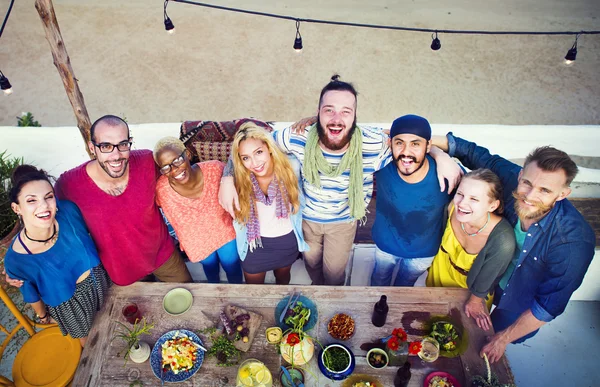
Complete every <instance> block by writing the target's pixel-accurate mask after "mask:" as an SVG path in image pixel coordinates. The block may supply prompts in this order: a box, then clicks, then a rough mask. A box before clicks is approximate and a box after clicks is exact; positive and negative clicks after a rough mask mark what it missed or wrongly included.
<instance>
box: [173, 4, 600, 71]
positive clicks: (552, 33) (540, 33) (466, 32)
mask: <svg viewBox="0 0 600 387" xmlns="http://www.w3.org/2000/svg"><path fill="white" fill-rule="evenodd" d="M166 1H168V0H166ZM171 1H173V2H176V3H183V4H191V5H197V6H200V7H206V8H213V9H219V10H223V11H230V12H236V13H244V14H249V15H258V16H265V17H270V18H275V19H284V20H293V21H296V23H297V25H298V23H299V22H301V21H302V22H305V23H316V24H329V25H337V26H349V27H361V28H371V29H383V30H396V31H408V32H427V33H430V34H436V37H435V38H433V36H432V38H433V41H432V43H431V49H432V50H434V51H437V50H439V49H440V48H441V47H442V45H441V42H440V40H439V38H437V34H438V33H440V34H458V35H528V36H555V35H576V36H579V35H600V31H599V30H591V31H485V30H436V29H431V28H416V27H403V26H389V25H379V24H365V23H354V22H341V21H332V20H321V19H302V18H297V17H293V16H288V15H279V14H274V13H267V12H259V11H251V10H247V9H240V8H232V7H224V6H221V5H215V4H208V3H201V2H199V1H193V0H171ZM165 4H166V2H165ZM165 7H166V5H165ZM165 10H166V8H165ZM165 15H166V11H165ZM165 23H166V20H165ZM298 37H299V35H298V34H297V38H298ZM300 42H301V40H300ZM576 42H577V41H576ZM438 44H439V46H438ZM295 46H296V40H295V41H294V48H295ZM436 47H437V49H436ZM573 49H574V53H575V54H577V46H576V44H575V45H574V46H573V48H572V49H571V50H573ZM571 50H569V53H571ZM567 56H568V57H571V56H570V55H569V54H567ZM565 59H567V58H566V57H565ZM569 60H570V59H569ZM573 61H574V59H573V60H570V63H572V62H573Z"/></svg>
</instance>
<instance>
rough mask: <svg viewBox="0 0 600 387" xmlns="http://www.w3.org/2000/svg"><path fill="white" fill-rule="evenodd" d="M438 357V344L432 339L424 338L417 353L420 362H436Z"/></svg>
mask: <svg viewBox="0 0 600 387" xmlns="http://www.w3.org/2000/svg"><path fill="white" fill-rule="evenodd" d="M439 355H440V343H438V341H437V340H436V339H434V338H433V337H425V338H423V340H421V350H420V351H419V357H420V358H421V360H423V361H426V362H428V363H431V362H434V361H436V360H437V358H438V356H439Z"/></svg>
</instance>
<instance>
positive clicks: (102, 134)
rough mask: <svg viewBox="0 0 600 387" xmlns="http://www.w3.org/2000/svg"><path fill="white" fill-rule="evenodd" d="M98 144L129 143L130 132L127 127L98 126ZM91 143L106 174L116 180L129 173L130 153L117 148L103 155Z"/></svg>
mask: <svg viewBox="0 0 600 387" xmlns="http://www.w3.org/2000/svg"><path fill="white" fill-rule="evenodd" d="M92 141H93V142H95V143H96V144H102V143H108V144H113V145H117V144H120V143H123V142H127V141H129V131H128V129H127V127H126V126H125V125H116V126H112V125H109V124H107V123H105V122H100V123H98V124H97V126H96V129H95V132H94V138H93V139H92ZM93 142H91V141H90V142H89V143H88V146H89V148H90V151H91V152H92V153H93V154H94V155H95V156H96V161H97V162H98V165H99V166H100V167H101V168H102V169H103V170H104V172H106V174H107V175H108V176H110V177H112V178H114V179H118V178H120V177H122V176H123V175H124V174H125V173H126V172H127V167H128V165H129V153H130V151H129V150H128V151H125V152H121V151H119V150H118V149H117V147H115V148H114V149H113V150H112V152H110V153H102V152H100V149H99V148H98V147H97V146H95V145H94V143H93Z"/></svg>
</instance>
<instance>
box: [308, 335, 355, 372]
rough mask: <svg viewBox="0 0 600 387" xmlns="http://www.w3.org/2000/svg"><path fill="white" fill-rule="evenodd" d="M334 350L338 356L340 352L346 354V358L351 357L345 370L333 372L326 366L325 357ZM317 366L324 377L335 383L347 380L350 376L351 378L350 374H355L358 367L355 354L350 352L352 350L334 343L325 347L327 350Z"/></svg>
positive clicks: (322, 353)
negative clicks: (355, 368)
mask: <svg viewBox="0 0 600 387" xmlns="http://www.w3.org/2000/svg"><path fill="white" fill-rule="evenodd" d="M332 349H333V350H334V351H336V352H337V353H338V354H339V353H340V351H341V352H342V353H346V356H348V357H349V359H348V361H347V363H348V365H347V366H346V367H345V368H344V369H342V370H332V369H330V368H328V367H327V366H326V365H325V363H326V361H325V355H326V353H327V351H330V350H332ZM317 364H318V365H319V370H320V371H321V373H322V374H323V375H325V377H327V378H329V379H331V380H334V381H338V380H344V379H346V378H347V377H348V376H350V374H352V372H354V367H356V359H355V358H354V353H353V352H352V351H351V350H350V348H348V347H346V346H345V345H344V344H339V343H334V344H329V345H326V346H325V348H324V349H323V350H322V351H321V353H320V354H319V357H318V359H317Z"/></svg>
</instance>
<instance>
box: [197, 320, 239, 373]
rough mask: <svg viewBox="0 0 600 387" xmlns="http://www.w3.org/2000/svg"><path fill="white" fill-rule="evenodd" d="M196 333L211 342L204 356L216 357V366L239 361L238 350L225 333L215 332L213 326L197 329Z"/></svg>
mask: <svg viewBox="0 0 600 387" xmlns="http://www.w3.org/2000/svg"><path fill="white" fill-rule="evenodd" d="M198 333H199V334H201V335H203V336H205V337H206V338H207V340H210V341H211V342H212V345H211V346H210V347H209V348H208V351H207V352H206V356H207V357H211V356H212V357H214V358H216V359H217V365H218V366H220V367H229V366H232V365H235V364H237V363H238V362H239V361H240V358H241V352H240V350H239V349H237V348H236V347H235V346H234V345H233V342H232V341H231V340H229V338H228V337H227V336H226V335H222V334H220V333H219V332H217V329H216V328H215V327H210V328H206V329H202V330H199V331H198Z"/></svg>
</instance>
